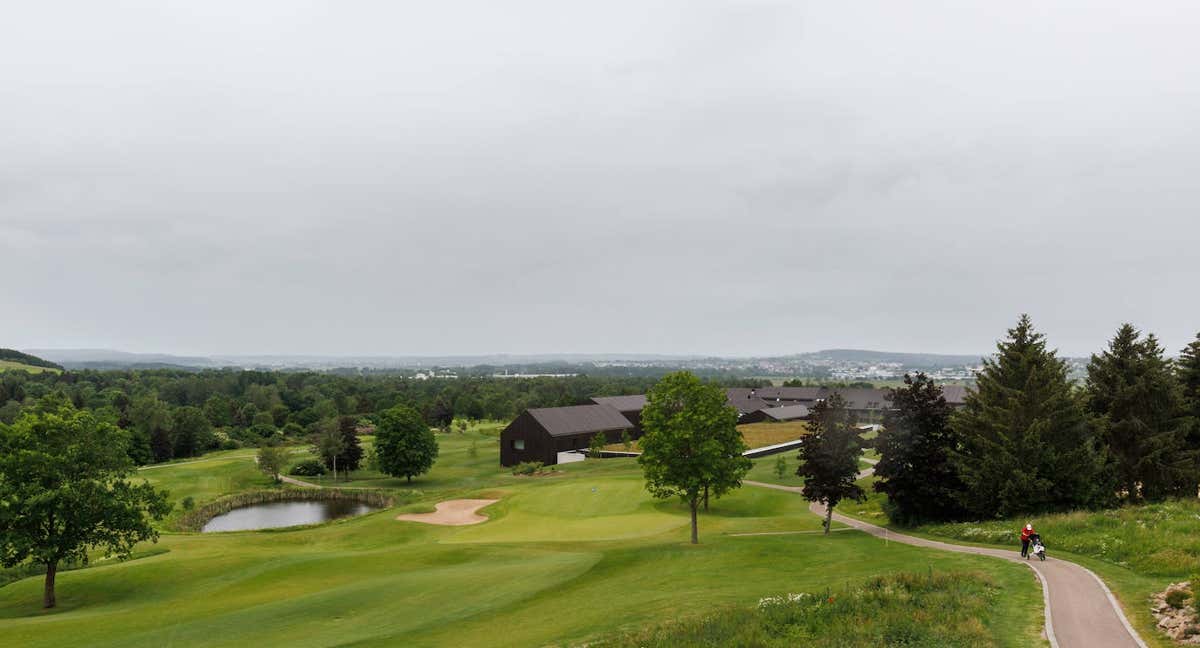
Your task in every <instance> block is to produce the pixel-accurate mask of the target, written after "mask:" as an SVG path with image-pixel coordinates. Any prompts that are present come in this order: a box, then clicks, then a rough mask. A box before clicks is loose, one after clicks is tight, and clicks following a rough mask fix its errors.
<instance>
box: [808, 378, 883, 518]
mask: <svg viewBox="0 0 1200 648" xmlns="http://www.w3.org/2000/svg"><path fill="white" fill-rule="evenodd" d="M862 449H863V442H862V437H861V436H860V435H859V432H858V428H857V427H855V420H854V415H853V414H851V413H850V411H849V410H847V409H846V401H845V399H843V398H842V395H841V394H839V393H837V392H834V394H833V395H832V396H830V397H829V398H828V399H826V400H823V401H819V402H818V403H817V404H816V405H814V406H813V408H812V411H811V414H810V415H809V421H808V434H806V435H804V436H803V437H802V438H801V443H800V466H799V467H798V468H797V469H796V476H797V477H800V478H802V479H804V488H803V490H802V491H801V492H802V494H803V495H804V498H805V499H807V500H808V501H810V502H817V503H820V504H824V505H825V522H824V526H825V533H826V534H828V533H829V530H830V526H831V524H832V522H833V509H834V507H836V506H837V505H838V503H839V502H841V501H842V500H843V499H846V498H850V499H853V500H855V501H862V500H863V499H865V498H866V494H865V493H863V490H862V488H860V487H859V485H858V484H856V483H855V482H856V481H858V458H859V457H860V456H862Z"/></svg>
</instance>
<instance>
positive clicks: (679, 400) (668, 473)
mask: <svg viewBox="0 0 1200 648" xmlns="http://www.w3.org/2000/svg"><path fill="white" fill-rule="evenodd" d="M642 428H643V429H644V430H645V435H644V436H643V437H642V439H641V447H642V454H641V456H639V457H638V463H639V464H641V466H642V471H643V472H644V474H645V477H646V490H648V491H649V492H650V494H651V495H653V496H654V497H656V498H659V499H666V498H670V497H679V498H680V499H681V500H682V501H683V502H684V503H686V504H687V505H688V508H689V509H690V511H691V522H692V538H691V540H692V544H696V543H698V542H699V541H700V539H699V530H698V524H697V511H698V509H699V506H700V501H701V498H702V497H703V495H704V493H705V491H706V489H707V490H711V492H712V494H713V495H714V496H716V497H720V496H721V495H722V494H724V493H726V492H728V491H730V490H732V489H734V488H738V487H740V486H741V485H742V477H743V476H745V474H746V472H747V471H749V470H750V466H751V465H752V464H751V461H750V460H749V459H747V458H746V457H743V456H742V453H743V452H745V451H746V446H745V443H744V442H743V441H742V435H741V434H739V433H738V431H737V410H735V409H734V408H732V407H729V406H728V405H727V404H726V402H725V392H724V391H723V390H722V389H720V388H719V387H717V386H715V385H708V384H705V383H703V382H701V381H700V379H699V378H697V377H696V376H694V375H692V374H691V373H689V372H686V371H680V372H676V373H672V374H667V375H666V376H664V377H663V378H662V379H661V380H659V381H658V383H657V384H656V385H654V387H653V388H652V389H650V391H649V392H648V393H647V394H646V407H645V408H644V409H643V410H642Z"/></svg>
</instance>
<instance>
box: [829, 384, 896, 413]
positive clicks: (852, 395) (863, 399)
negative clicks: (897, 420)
mask: <svg viewBox="0 0 1200 648" xmlns="http://www.w3.org/2000/svg"><path fill="white" fill-rule="evenodd" d="M834 394H840V395H841V397H842V398H843V399H844V400H845V401H846V409H850V410H877V409H889V408H891V406H892V402H891V401H890V400H888V399H887V396H888V394H887V392H886V391H885V390H882V389H867V388H862V387H846V388H842V387H837V388H830V389H826V390H825V391H824V393H822V394H821V398H822V399H828V398H829V397H830V396H833V395H834Z"/></svg>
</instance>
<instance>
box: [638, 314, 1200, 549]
mask: <svg viewBox="0 0 1200 648" xmlns="http://www.w3.org/2000/svg"><path fill="white" fill-rule="evenodd" d="M889 391H890V401H891V405H892V407H891V409H889V411H888V412H887V413H886V414H885V416H884V424H883V429H882V430H881V431H880V433H879V435H878V437H877V438H875V439H873V440H870V441H865V440H864V438H863V435H862V431H861V430H860V429H859V427H858V422H857V421H856V420H855V416H854V413H853V412H852V411H850V410H849V409H848V408H847V405H846V402H845V401H844V400H843V399H842V397H841V396H840V395H838V394H836V393H835V394H833V395H832V396H830V398H828V399H826V400H823V401H820V402H818V403H816V404H815V405H814V406H813V407H812V408H811V409H812V412H811V415H810V419H809V422H808V427H809V431H808V434H806V435H805V436H804V437H803V439H802V441H801V445H800V449H799V466H798V468H797V470H796V475H797V476H798V477H800V478H802V479H803V480H804V486H803V487H802V488H801V491H802V493H803V495H804V497H805V498H807V499H808V500H810V501H812V502H815V503H820V504H822V505H824V506H825V525H824V526H825V531H826V533H828V532H829V528H830V522H831V518H832V515H833V509H834V508H835V507H836V506H837V505H838V503H839V502H841V501H842V500H845V499H854V500H860V501H861V500H863V499H865V497H866V493H865V492H864V490H863V489H862V487H861V486H860V485H859V484H858V483H857V482H858V480H859V476H860V474H861V472H860V469H859V459H860V458H861V456H862V453H863V449H864V448H865V447H867V446H868V445H869V446H873V447H874V448H875V449H877V450H878V451H879V454H880V459H879V462H878V464H877V465H876V466H875V469H874V470H875V474H876V476H877V477H878V479H877V480H876V482H875V484H874V489H875V490H876V491H877V492H880V493H883V494H885V495H886V496H887V502H886V503H885V506H884V509H885V511H886V513H887V514H888V516H889V518H890V519H891V520H893V521H894V522H898V523H901V524H917V523H922V522H930V521H944V520H961V519H989V518H1004V517H1010V516H1014V515H1020V514H1026V513H1043V512H1049V511H1067V510H1073V509H1088V508H1102V507H1110V506H1114V505H1117V504H1121V503H1130V502H1143V501H1156V500H1161V499H1164V498H1168V497H1196V496H1197V493H1198V491H1200V335H1197V337H1196V340H1195V341H1193V342H1192V343H1191V344H1189V345H1188V346H1187V347H1186V348H1184V349H1183V350H1182V352H1181V353H1180V355H1179V357H1178V358H1177V359H1170V358H1168V357H1166V355H1165V350H1164V349H1163V347H1162V345H1160V344H1159V342H1158V339H1157V338H1156V337H1155V336H1154V335H1152V334H1149V335H1143V334H1142V333H1141V332H1139V331H1138V330H1137V329H1136V328H1134V327H1133V326H1132V325H1130V324H1125V325H1123V326H1121V328H1120V329H1119V330H1118V331H1117V332H1116V334H1115V335H1114V337H1113V338H1112V340H1111V341H1110V342H1109V344H1108V347H1107V348H1106V349H1105V350H1104V351H1102V352H1100V353H1098V354H1095V355H1093V356H1092V357H1091V361H1090V363H1089V364H1088V367H1087V378H1086V381H1085V382H1084V384H1083V385H1075V384H1074V383H1072V382H1071V380H1070V379H1069V378H1068V368H1067V364H1066V362H1065V361H1064V360H1062V359H1060V358H1059V357H1058V355H1057V352H1056V351H1055V350H1053V349H1050V348H1049V347H1047V345H1046V339H1045V336H1044V335H1043V334H1041V333H1039V332H1037V331H1036V330H1035V329H1034V327H1033V323H1032V321H1031V320H1030V318H1029V317H1028V316H1027V315H1022V316H1021V318H1020V319H1019V321H1018V322H1017V325H1016V326H1015V327H1014V328H1012V329H1010V330H1009V331H1008V335H1007V337H1006V338H1005V339H1003V340H1001V341H999V342H998V343H997V353H996V355H995V356H994V357H992V358H989V359H986V360H985V361H984V364H983V369H982V370H981V371H980V373H979V375H978V376H977V380H976V384H975V386H974V387H973V388H972V389H970V390H968V393H967V396H966V398H965V401H964V403H963V405H962V406H961V407H960V408H958V409H955V408H954V407H953V406H951V405H950V404H949V403H948V402H947V401H946V399H945V397H944V395H943V394H942V388H941V386H939V385H938V384H936V383H935V382H934V381H933V380H931V379H930V378H929V377H928V376H926V375H925V374H923V373H918V374H916V375H915V376H914V375H906V376H905V378H904V386H903V387H900V388H896V389H892V390H889ZM642 427H643V429H644V436H643V437H642V439H641V441H640V444H641V447H642V454H641V455H640V456H639V458H638V462H639V463H640V464H641V466H642V470H643V473H644V476H645V479H646V487H647V490H648V491H649V492H650V493H651V494H652V495H653V496H655V497H658V498H671V497H678V498H679V499H680V500H681V501H682V502H683V503H684V504H686V505H687V506H688V509H689V512H690V514H691V540H692V542H693V543H695V542H698V532H697V526H698V523H697V514H698V512H699V510H700V508H701V506H702V505H703V507H704V508H705V509H706V508H707V505H708V496H709V494H710V493H711V494H712V495H713V496H715V497H720V496H721V495H723V494H724V493H727V492H728V491H730V490H732V489H735V488H738V487H740V486H741V483H742V479H743V478H744V477H745V475H746V473H747V472H748V471H749V470H750V468H751V465H752V464H751V462H750V461H749V460H748V459H746V458H745V457H743V456H742V452H744V451H745V449H746V448H745V445H744V443H743V441H742V439H741V436H740V435H739V434H738V432H737V415H736V412H735V411H734V410H733V409H732V408H731V407H728V405H727V404H726V402H725V397H724V393H723V392H722V390H721V389H719V388H718V387H716V386H715V385H712V384H706V383H704V382H703V381H701V380H700V379H698V378H697V377H696V376H694V375H692V374H690V373H688V372H678V373H675V374H669V375H667V376H665V377H664V378H663V379H662V380H661V381H659V383H658V384H656V385H655V386H654V387H653V388H652V389H651V390H650V391H649V392H648V393H647V404H646V406H645V408H644V409H643V410H642ZM785 466H786V464H785V463H783V462H777V465H776V472H777V473H778V474H779V476H780V477H782V475H783V471H784V470H786V468H785Z"/></svg>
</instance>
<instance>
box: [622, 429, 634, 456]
mask: <svg viewBox="0 0 1200 648" xmlns="http://www.w3.org/2000/svg"><path fill="white" fill-rule="evenodd" d="M621 445H622V446H624V447H625V451H626V452H628V451H630V450H633V437H631V436H629V430H621Z"/></svg>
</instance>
